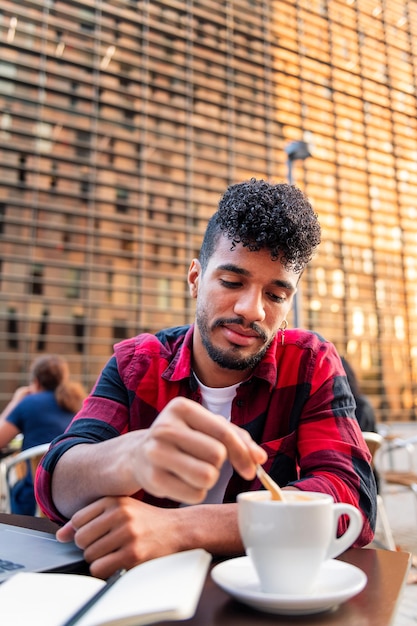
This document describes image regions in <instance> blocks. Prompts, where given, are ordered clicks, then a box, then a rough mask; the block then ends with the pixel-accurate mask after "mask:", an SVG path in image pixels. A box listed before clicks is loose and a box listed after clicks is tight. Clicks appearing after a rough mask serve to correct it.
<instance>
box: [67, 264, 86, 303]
mask: <svg viewBox="0 0 417 626" xmlns="http://www.w3.org/2000/svg"><path fill="white" fill-rule="evenodd" d="M81 279H82V270H80V269H79V268H78V267H75V268H72V269H70V271H69V285H68V288H67V294H66V295H67V298H80V297H81Z"/></svg>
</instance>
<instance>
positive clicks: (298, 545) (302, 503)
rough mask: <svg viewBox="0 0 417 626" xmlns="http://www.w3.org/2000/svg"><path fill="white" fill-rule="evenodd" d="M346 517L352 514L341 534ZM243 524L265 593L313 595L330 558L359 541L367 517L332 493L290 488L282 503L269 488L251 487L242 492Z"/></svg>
mask: <svg viewBox="0 0 417 626" xmlns="http://www.w3.org/2000/svg"><path fill="white" fill-rule="evenodd" d="M341 515H347V516H348V518H349V526H348V528H347V530H346V532H345V533H344V534H343V535H341V536H340V537H337V527H338V521H339V518H340V516H341ZM238 523H239V531H240V534H241V537H242V541H243V544H244V546H245V550H246V554H247V555H248V556H249V557H250V559H251V561H252V563H253V565H254V567H255V570H256V572H257V574H258V577H259V580H260V587H261V591H263V592H265V593H273V594H307V593H310V592H311V591H312V589H313V587H314V582H315V580H316V578H317V575H318V573H319V571H320V567H321V566H322V564H323V563H324V561H325V560H326V559H332V558H333V557H335V556H338V555H339V554H341V553H342V552H344V551H345V550H347V548H349V547H350V546H351V545H352V544H353V542H354V541H355V540H356V539H357V537H358V536H359V533H360V531H361V529H362V524H363V521H362V516H361V513H360V512H359V511H358V509H356V508H355V507H353V506H352V505H350V504H346V503H335V502H334V500H333V498H332V496H330V495H327V494H323V493H313V492H310V491H309V492H306V491H285V501H280V500H271V495H270V493H269V492H268V491H251V492H246V493H241V494H239V495H238Z"/></svg>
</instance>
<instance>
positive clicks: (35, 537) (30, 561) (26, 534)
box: [0, 523, 88, 583]
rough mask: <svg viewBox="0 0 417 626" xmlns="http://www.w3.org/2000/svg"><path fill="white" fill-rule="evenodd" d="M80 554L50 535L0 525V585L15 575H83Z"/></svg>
mask: <svg viewBox="0 0 417 626" xmlns="http://www.w3.org/2000/svg"><path fill="white" fill-rule="evenodd" d="M87 571H88V566H87V564H86V562H85V561H84V559H83V553H82V551H81V550H80V549H79V548H77V546H76V545H75V544H74V543H72V542H71V543H60V542H59V541H57V540H56V539H55V535H53V534H52V533H45V532H42V531H40V530H30V529H28V528H21V527H20V526H14V525H12V524H10V525H9V524H2V523H0V583H1V582H4V581H5V580H7V579H8V578H10V577H11V576H13V574H16V573H17V572H74V573H78V572H80V573H81V572H87Z"/></svg>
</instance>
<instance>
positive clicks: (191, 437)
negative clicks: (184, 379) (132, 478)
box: [150, 398, 266, 488]
mask: <svg viewBox="0 0 417 626" xmlns="http://www.w3.org/2000/svg"><path fill="white" fill-rule="evenodd" d="M167 408H168V409H169V411H167V412H166V413H165V414H164V416H163V417H162V416H161V419H160V418H158V419H157V420H156V422H155V423H154V426H153V427H152V428H151V430H152V437H153V439H154V442H155V444H156V445H155V446H154V449H153V450H152V449H151V450H150V454H151V455H152V461H153V462H155V463H156V465H158V466H159V467H165V468H169V469H170V471H171V472H172V473H174V474H177V475H178V476H180V477H181V478H183V479H185V480H186V479H187V476H188V477H189V479H190V480H191V484H192V485H193V486H195V487H202V488H204V487H205V486H206V487H207V488H209V487H211V486H213V481H212V476H211V475H210V471H209V468H208V467H207V464H209V465H211V466H212V467H213V468H215V470H218V471H220V469H221V466H222V465H223V463H224V461H225V459H226V457H228V458H229V459H230V462H231V463H232V465H233V466H234V468H235V469H236V471H238V472H239V473H240V474H241V475H242V476H243V477H244V478H246V479H251V478H253V477H254V476H255V464H256V463H264V462H265V461H266V453H265V451H264V450H263V449H262V448H260V446H258V445H257V444H256V443H255V442H254V441H253V439H252V438H251V437H250V435H249V433H247V432H246V431H245V430H243V429H242V428H239V427H238V426H236V425H234V424H231V423H229V421H228V420H226V419H225V418H224V417H222V416H221V415H214V414H213V413H211V412H210V411H208V410H206V409H205V408H204V407H202V406H201V405H198V404H196V403H195V402H192V401H191V400H188V399H186V398H176V399H175V400H173V401H171V403H170V404H169V405H168V406H167ZM163 443H165V444H166V448H164V446H163V445H162V444H163ZM169 447H171V448H172V449H173V450H174V452H175V451H176V452H178V453H180V452H183V453H184V454H185V455H186V456H188V457H189V458H188V459H187V458H185V457H184V456H182V455H181V454H178V456H177V457H176V458H175V455H174V458H173V459H172V464H168V463H167V457H166V454H167V453H169ZM195 461H197V463H196V462H195ZM198 462H203V463H202V464H201V465H199V463H198ZM216 479H217V477H216Z"/></svg>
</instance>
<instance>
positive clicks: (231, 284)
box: [220, 278, 242, 289]
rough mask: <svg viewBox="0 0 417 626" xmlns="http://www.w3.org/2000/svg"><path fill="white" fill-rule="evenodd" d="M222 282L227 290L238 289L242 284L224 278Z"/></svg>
mask: <svg viewBox="0 0 417 626" xmlns="http://www.w3.org/2000/svg"><path fill="white" fill-rule="evenodd" d="M220 282H221V284H222V285H223V287H226V288H227V289H237V288H238V287H240V286H241V284H242V283H239V282H233V281H231V280H224V278H221V279H220Z"/></svg>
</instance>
